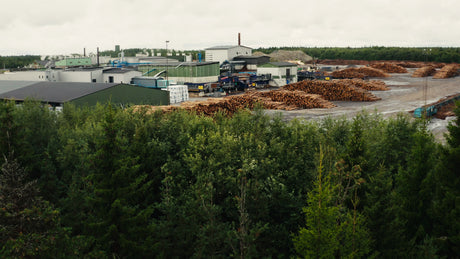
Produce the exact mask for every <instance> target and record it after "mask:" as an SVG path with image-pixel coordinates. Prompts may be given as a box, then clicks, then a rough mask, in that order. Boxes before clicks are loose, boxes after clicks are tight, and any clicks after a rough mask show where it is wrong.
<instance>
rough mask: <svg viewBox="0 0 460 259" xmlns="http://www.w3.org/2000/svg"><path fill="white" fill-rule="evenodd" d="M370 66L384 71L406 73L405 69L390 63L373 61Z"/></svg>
mask: <svg viewBox="0 0 460 259" xmlns="http://www.w3.org/2000/svg"><path fill="white" fill-rule="evenodd" d="M371 67H372V68H376V69H380V70H382V71H384V72H386V73H407V69H405V68H404V67H402V66H398V65H396V64H392V63H386V62H383V63H375V64H372V65H371Z"/></svg>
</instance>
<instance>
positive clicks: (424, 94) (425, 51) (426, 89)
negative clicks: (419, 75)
mask: <svg viewBox="0 0 460 259" xmlns="http://www.w3.org/2000/svg"><path fill="white" fill-rule="evenodd" d="M423 52H424V54H425V65H427V62H428V55H431V49H424V50H423ZM427 97H428V76H427V77H425V86H424V88H423V99H424V100H425V103H424V107H425V108H424V113H425V114H424V116H425V119H426V118H427V110H426V109H427V107H426V99H427Z"/></svg>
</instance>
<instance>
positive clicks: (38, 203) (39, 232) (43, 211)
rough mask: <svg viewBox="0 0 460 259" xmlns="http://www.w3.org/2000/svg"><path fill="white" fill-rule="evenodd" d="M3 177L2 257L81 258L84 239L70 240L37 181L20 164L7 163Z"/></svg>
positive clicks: (0, 187) (0, 213)
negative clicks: (32, 179)
mask: <svg viewBox="0 0 460 259" xmlns="http://www.w3.org/2000/svg"><path fill="white" fill-rule="evenodd" d="M1 169H2V170H1V174H0V244H1V245H0V256H1V257H2V258H19V257H21V258H22V257H35V258H50V257H56V256H57V257H70V258H78V257H79V256H80V255H81V254H80V251H81V250H83V249H84V248H85V247H86V246H87V243H86V240H85V239H84V238H82V237H79V236H75V237H73V238H71V237H69V231H68V229H66V228H63V227H61V226H60V222H59V212H58V211H57V210H55V209H54V208H53V207H52V205H50V204H49V202H47V201H45V200H43V199H42V198H41V197H40V196H39V190H38V186H37V183H36V181H29V182H28V181H27V175H26V173H25V171H24V169H22V168H21V167H20V165H19V164H18V162H17V161H16V160H6V161H5V163H4V164H3V165H2V168H1Z"/></svg>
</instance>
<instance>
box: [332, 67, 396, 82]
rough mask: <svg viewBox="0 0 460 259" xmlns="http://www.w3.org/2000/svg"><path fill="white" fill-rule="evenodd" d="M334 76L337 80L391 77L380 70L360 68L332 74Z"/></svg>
mask: <svg viewBox="0 0 460 259" xmlns="http://www.w3.org/2000/svg"><path fill="white" fill-rule="evenodd" d="M332 76H333V77H335V78H360V79H364V78H365V77H389V76H390V75H389V74H387V73H385V72H383V71H382V70H380V69H376V68H372V67H359V68H355V67H352V68H346V69H342V70H338V71H334V72H332Z"/></svg>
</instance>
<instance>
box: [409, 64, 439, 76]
mask: <svg viewBox="0 0 460 259" xmlns="http://www.w3.org/2000/svg"><path fill="white" fill-rule="evenodd" d="M435 72H436V69H435V68H434V67H433V66H425V67H421V68H419V69H417V70H415V71H414V73H413V74H412V77H427V76H432V75H433V74H434V73H435Z"/></svg>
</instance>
